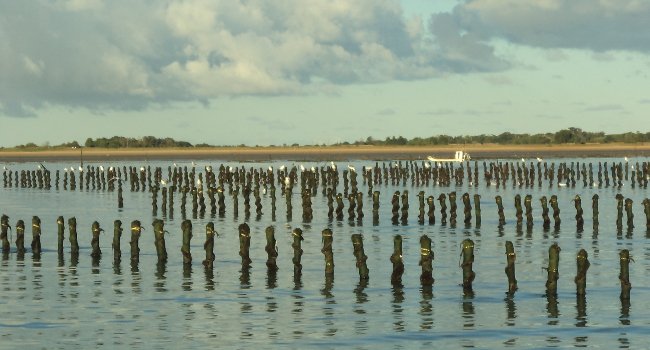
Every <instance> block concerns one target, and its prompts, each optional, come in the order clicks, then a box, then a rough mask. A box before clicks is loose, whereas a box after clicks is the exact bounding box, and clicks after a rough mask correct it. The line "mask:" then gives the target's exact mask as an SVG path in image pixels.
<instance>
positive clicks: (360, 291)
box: [354, 279, 368, 335]
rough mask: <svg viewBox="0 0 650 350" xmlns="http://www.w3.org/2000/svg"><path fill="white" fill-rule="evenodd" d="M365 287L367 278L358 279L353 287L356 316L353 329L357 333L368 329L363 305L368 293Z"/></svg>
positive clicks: (365, 331) (362, 333) (364, 332)
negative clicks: (355, 286)
mask: <svg viewBox="0 0 650 350" xmlns="http://www.w3.org/2000/svg"><path fill="white" fill-rule="evenodd" d="M366 287H368V280H367V279H362V280H360V281H359V284H358V285H357V288H355V289H354V294H355V296H356V302H355V304H354V313H355V314H356V316H357V321H356V322H355V323H354V330H355V334H357V335H364V334H366V333H367V331H368V316H367V311H366V309H365V307H364V305H363V304H365V303H367V302H368V294H367V293H366V292H365V289H366Z"/></svg>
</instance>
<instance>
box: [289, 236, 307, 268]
mask: <svg viewBox="0 0 650 350" xmlns="http://www.w3.org/2000/svg"><path fill="white" fill-rule="evenodd" d="M291 236H292V237H293V243H292V244H291V248H293V259H292V262H293V277H294V278H300V276H301V275H302V263H301V261H302V253H303V250H302V240H303V239H304V238H302V230H301V229H300V228H297V227H296V228H294V229H293V231H292V232H291Z"/></svg>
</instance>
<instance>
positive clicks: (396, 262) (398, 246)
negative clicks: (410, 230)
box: [390, 235, 404, 286]
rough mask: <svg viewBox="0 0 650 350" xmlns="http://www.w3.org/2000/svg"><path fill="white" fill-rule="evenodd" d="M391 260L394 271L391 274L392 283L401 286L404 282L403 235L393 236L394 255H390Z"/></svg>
mask: <svg viewBox="0 0 650 350" xmlns="http://www.w3.org/2000/svg"><path fill="white" fill-rule="evenodd" d="M390 262H391V263H393V273H392V274H391V275H390V283H391V284H393V285H394V286H399V285H401V284H402V275H403V274H404V259H403V258H402V235H395V237H393V255H391V256H390Z"/></svg>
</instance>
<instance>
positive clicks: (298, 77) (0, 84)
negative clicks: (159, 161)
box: [0, 0, 446, 115]
mask: <svg viewBox="0 0 650 350" xmlns="http://www.w3.org/2000/svg"><path fill="white" fill-rule="evenodd" d="M424 32H425V31H424V30H423V28H422V24H421V21H418V20H415V19H412V20H409V21H407V20H406V19H405V18H404V16H403V13H402V9H401V7H400V4H399V1H397V0H283V1H266V0H250V1H246V2H243V1H236V0H166V1H145V0H137V1H126V0H113V1H101V0H58V1H46V0H40V1H15V2H2V3H0V42H2V43H3V44H2V45H1V46H0V105H2V106H3V107H2V109H0V113H5V114H13V115H29V114H33V112H36V111H37V110H38V109H41V108H45V107H47V106H50V105H63V106H69V107H73V108H76V107H82V108H89V109H92V110H99V109H139V108H145V107H147V106H149V105H150V104H152V103H167V102H175V101H206V100H209V99H211V98H215V97H221V96H240V95H279V94H305V93H331V92H332V87H333V86H336V85H339V84H352V83H369V82H385V81H391V80H400V79H421V78H428V77H432V76H434V75H435V74H436V73H437V71H438V70H441V69H446V68H445V64H446V63H444V62H443V63H444V64H438V62H439V61H441V59H440V58H439V57H438V56H436V55H434V50H433V48H432V46H431V45H430V43H426V42H425V41H423V35H424Z"/></svg>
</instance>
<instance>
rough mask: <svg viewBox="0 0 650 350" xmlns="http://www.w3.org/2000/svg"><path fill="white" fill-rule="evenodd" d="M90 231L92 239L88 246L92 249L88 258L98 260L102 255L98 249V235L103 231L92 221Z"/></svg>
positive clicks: (97, 223)
mask: <svg viewBox="0 0 650 350" xmlns="http://www.w3.org/2000/svg"><path fill="white" fill-rule="evenodd" d="M91 231H92V235H93V237H92V239H91V240H90V246H91V247H92V252H91V253H90V256H91V257H93V258H94V259H99V257H101V255H102V250H101V249H100V248H99V234H100V233H101V232H102V231H104V230H103V229H102V228H101V227H99V222H97V221H93V224H92V226H91Z"/></svg>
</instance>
